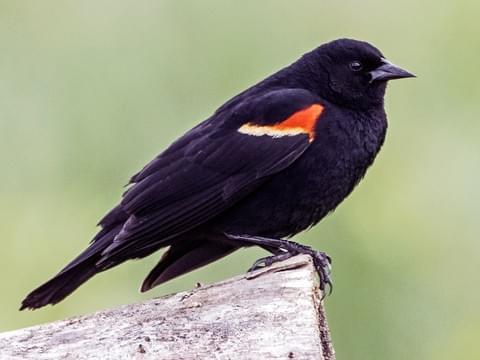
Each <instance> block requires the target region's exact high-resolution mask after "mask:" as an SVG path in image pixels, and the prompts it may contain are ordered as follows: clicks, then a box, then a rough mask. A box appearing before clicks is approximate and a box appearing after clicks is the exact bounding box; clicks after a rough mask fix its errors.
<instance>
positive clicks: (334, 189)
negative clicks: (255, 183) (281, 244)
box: [214, 156, 368, 237]
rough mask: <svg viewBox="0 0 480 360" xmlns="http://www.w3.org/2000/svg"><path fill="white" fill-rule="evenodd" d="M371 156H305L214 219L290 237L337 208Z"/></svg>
mask: <svg viewBox="0 0 480 360" xmlns="http://www.w3.org/2000/svg"><path fill="white" fill-rule="evenodd" d="M367 167H368V165H367V162H366V161H358V160H356V161H354V163H352V160H348V161H347V160H345V159H343V160H341V159H340V160H338V159H335V160H330V159H328V158H325V157H320V158H319V157H315V156H305V157H304V158H301V159H299V161H297V162H296V163H295V164H293V165H292V166H291V167H289V168H288V169H286V170H284V171H282V172H280V173H278V174H276V175H274V176H273V177H272V178H271V179H269V180H268V181H267V182H266V183H264V184H263V185H262V186H261V187H260V188H258V189H257V190H256V191H254V192H253V193H251V194H250V195H249V196H247V197H246V198H244V199H243V200H241V201H240V202H239V203H237V204H236V205H234V206H233V207H232V208H231V209H230V210H229V211H227V212H226V213H224V214H223V215H222V216H220V217H219V218H217V219H215V220H214V224H215V228H217V229H218V228H220V230H221V231H225V232H231V233H249V234H255V235H259V236H269V237H287V236H291V235H294V234H297V233H299V232H301V231H302V230H305V229H307V228H308V227H310V226H312V225H314V224H316V223H317V222H319V221H320V220H321V219H322V218H323V217H324V216H325V215H327V214H328V213H329V212H330V211H332V210H334V209H335V208H336V207H337V206H338V205H339V204H340V203H341V202H342V200H343V199H345V197H347V196H348V194H349V193H350V192H351V191H352V190H353V188H354V186H355V185H356V184H357V183H358V181H359V180H360V179H361V177H362V176H363V174H364V172H365V170H366V168H367Z"/></svg>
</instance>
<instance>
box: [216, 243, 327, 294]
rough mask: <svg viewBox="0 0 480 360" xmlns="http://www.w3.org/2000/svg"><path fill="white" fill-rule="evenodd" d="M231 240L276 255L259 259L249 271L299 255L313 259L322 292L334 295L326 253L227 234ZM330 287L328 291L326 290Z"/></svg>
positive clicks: (304, 246) (295, 244)
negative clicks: (252, 245) (254, 246)
mask: <svg viewBox="0 0 480 360" xmlns="http://www.w3.org/2000/svg"><path fill="white" fill-rule="evenodd" d="M225 235H226V236H227V237H228V238H229V239H231V240H234V241H236V242H237V241H239V242H243V243H245V244H250V245H251V244H254V245H258V246H261V247H263V248H265V249H267V250H268V251H271V252H273V253H274V255H273V256H268V257H265V258H262V259H259V260H257V261H256V262H255V264H253V266H252V267H251V268H250V270H249V271H253V270H258V269H260V268H264V267H267V266H270V265H272V264H273V263H275V262H278V261H283V260H286V259H288V258H290V257H292V256H295V255H299V254H306V255H309V256H310V257H311V258H312V259H313V265H314V266H315V269H316V270H317V273H318V275H319V277H320V290H322V293H323V294H324V295H325V294H326V293H328V294H329V295H330V294H331V293H332V290H333V284H332V278H331V269H332V267H331V264H332V259H331V258H330V256H328V255H327V254H326V253H324V252H322V251H317V250H314V249H312V248H311V247H310V246H306V245H301V244H298V243H296V242H293V241H289V240H284V239H271V238H265V237H261V236H251V235H233V234H225ZM327 287H328V291H325V289H326V288H327Z"/></svg>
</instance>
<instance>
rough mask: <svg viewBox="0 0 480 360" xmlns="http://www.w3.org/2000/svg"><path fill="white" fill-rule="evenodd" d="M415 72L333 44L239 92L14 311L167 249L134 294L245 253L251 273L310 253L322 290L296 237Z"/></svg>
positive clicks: (368, 147) (370, 157) (326, 260)
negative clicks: (255, 256)
mask: <svg viewBox="0 0 480 360" xmlns="http://www.w3.org/2000/svg"><path fill="white" fill-rule="evenodd" d="M409 77H415V75H413V74H412V73H410V72H408V71H406V70H404V69H402V68H400V67H399V66H396V65H394V64H393V63H391V62H390V61H388V60H387V58H386V57H385V56H384V55H383V54H382V53H381V52H380V50H378V49H377V48H376V47H374V46H373V45H371V44H369V43H367V42H364V41H359V40H353V39H346V38H343V39H338V40H333V41H330V42H327V43H324V44H322V45H320V46H318V47H316V48H315V49H313V50H312V51H310V52H307V53H306V54H304V55H302V56H301V57H300V58H299V59H298V60H296V61H295V62H293V63H292V64H290V65H288V66H286V67H284V68H283V69H281V70H279V71H278V72H276V73H274V74H273V75H271V76H269V77H267V78H266V79H264V80H262V81H260V82H258V83H257V84H255V85H253V86H252V87H250V88H248V89H247V90H245V91H243V92H241V93H240V94H238V95H236V96H234V97H233V98H231V99H230V100H228V101H227V102H226V103H225V104H223V105H222V106H220V107H219V108H218V109H217V110H216V111H215V112H214V113H213V115H211V116H210V117H208V118H207V119H206V120H204V121H203V122H200V123H199V124H198V125H196V126H195V127H193V128H192V129H191V130H189V131H188V132H186V133H185V134H184V135H183V136H181V137H179V138H178V139H177V140H176V141H174V142H173V143H172V144H171V145H170V146H168V147H167V148H166V149H165V150H164V151H163V152H161V153H160V154H159V155H158V156H156V157H155V158H154V159H153V160H152V161H151V162H149V163H148V164H147V165H146V166H145V167H144V168H143V169H142V170H141V171H139V172H138V173H137V174H136V175H134V176H133V177H132V178H131V180H130V182H129V185H128V186H127V188H126V190H125V192H124V193H123V196H122V198H121V200H120V201H119V203H118V204H117V205H116V206H115V207H113V209H112V210H110V211H109V212H108V213H107V214H106V215H105V216H104V217H103V218H102V219H101V220H100V222H99V224H98V225H99V227H100V229H99V232H98V233H97V235H96V236H95V237H94V238H93V240H91V242H90V244H89V245H88V247H87V248H86V249H85V250H84V251H83V252H82V253H81V254H80V255H78V257H76V258H75V259H74V260H73V261H71V262H70V263H69V264H68V265H67V266H65V267H64V268H63V269H62V270H61V271H60V272H59V273H58V274H57V275H55V276H54V277H53V278H52V279H50V280H49V281H47V282H46V283H44V284H43V285H41V286H39V287H38V288H36V289H35V290H33V291H32V292H31V293H30V294H28V295H27V296H26V298H25V299H24V300H23V301H22V303H21V308H20V310H23V309H37V308H41V307H43V306H45V305H48V304H52V305H53V304H57V303H58V302H60V301H61V300H63V299H64V298H66V297H67V296H68V295H70V294H71V293H72V292H73V291H74V290H76V289H77V288H78V287H79V286H80V285H82V284H83V283H84V282H86V281H87V280H89V279H90V278H91V277H93V276H94V275H96V274H98V273H100V272H103V271H106V270H108V269H111V268H113V267H115V266H117V265H119V264H121V263H123V262H125V261H127V260H132V259H141V258H144V257H146V256H148V255H151V254H152V253H154V252H156V251H158V250H160V249H166V251H165V252H164V253H163V255H162V256H161V257H160V260H159V262H158V264H157V265H156V266H155V267H154V268H153V269H152V270H151V272H150V273H149V274H148V275H147V277H146V278H145V280H144V281H143V284H142V286H141V291H142V292H144V291H147V290H150V289H152V288H154V287H155V286H157V285H160V284H162V283H165V282H166V281H169V280H171V279H173V278H175V277H178V276H180V275H182V274H185V273H187V272H190V271H192V270H194V269H197V268H199V267H202V266H205V265H207V264H209V263H211V262H214V261H216V260H218V259H220V258H223V257H224V256H227V255H229V254H231V253H233V252H234V251H236V250H238V249H240V248H244V247H250V246H258V247H260V248H263V249H264V250H266V251H267V252H269V253H270V254H271V255H269V256H267V257H264V258H262V259H259V260H258V261H256V262H255V263H254V265H253V266H252V267H251V268H250V269H249V271H253V270H256V269H259V268H262V267H265V266H269V265H271V264H273V263H275V262H277V261H281V260H285V259H287V258H289V257H291V256H294V255H298V254H308V255H310V256H311V257H312V259H313V263H314V265H315V268H316V270H317V271H318V274H319V278H320V288H321V289H322V290H325V289H326V288H327V287H330V288H331V285H332V281H331V276H330V275H331V274H330V273H331V270H330V269H331V267H330V264H331V259H330V257H329V256H328V255H327V254H326V253H324V252H321V251H317V250H315V249H313V248H311V247H309V246H306V245H302V244H300V243H296V242H294V241H292V240H291V238H292V237H293V236H294V235H296V234H298V233H300V232H302V231H304V230H307V229H309V228H311V227H312V226H314V225H315V224H317V223H318V222H319V221H320V220H321V219H323V218H324V217H325V216H326V215H327V214H329V213H331V212H333V211H334V210H335V209H336V208H337V206H338V205H339V204H340V203H341V202H342V201H343V200H344V199H345V198H346V197H347V196H348V195H349V194H350V193H351V192H352V190H353V189H354V188H355V186H356V185H357V184H358V183H359V181H360V180H361V179H362V178H363V177H364V175H365V173H366V171H367V169H368V168H369V167H370V165H372V163H373V161H374V159H375V157H376V155H377V154H378V152H379V151H380V149H381V147H382V145H383V143H384V140H385V135H386V130H387V116H386V113H385V109H384V96H385V91H386V87H387V82H388V81H389V80H393V79H401V78H409Z"/></svg>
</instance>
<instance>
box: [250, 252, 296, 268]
mask: <svg viewBox="0 0 480 360" xmlns="http://www.w3.org/2000/svg"><path fill="white" fill-rule="evenodd" d="M295 255H296V254H292V253H289V252H284V253H281V254H277V255H272V256H267V257H264V258H261V259H258V260H257V261H255V263H254V264H253V265H252V266H251V267H250V269H248V271H247V272H252V271H256V270H260V269H263V268H266V267H269V266H271V265H273V264H274V263H276V262H280V261H284V260H287V259H290V258H291V257H292V256H295Z"/></svg>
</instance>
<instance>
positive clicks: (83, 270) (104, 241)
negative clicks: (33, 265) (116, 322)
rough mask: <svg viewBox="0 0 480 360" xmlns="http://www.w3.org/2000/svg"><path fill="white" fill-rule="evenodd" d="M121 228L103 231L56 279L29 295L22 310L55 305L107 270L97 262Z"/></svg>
mask: <svg viewBox="0 0 480 360" xmlns="http://www.w3.org/2000/svg"><path fill="white" fill-rule="evenodd" d="M120 228H121V225H118V226H116V227H114V228H112V229H110V230H109V231H105V230H102V231H101V232H100V234H101V236H97V237H96V238H95V242H92V243H91V244H90V246H89V247H88V248H87V249H85V251H83V252H82V253H81V254H80V255H79V256H77V257H76V258H75V259H74V260H73V261H72V262H70V263H69V264H68V265H67V266H66V267H65V268H63V270H61V271H60V272H59V273H58V274H57V275H55V277H53V278H52V279H50V280H49V281H47V282H46V283H44V284H43V285H41V286H39V287H38V288H36V289H35V290H33V291H32V292H31V293H30V294H28V295H27V297H26V298H25V299H24V300H23V301H22V305H21V307H20V310H24V309H32V310H33V309H38V308H41V307H43V306H45V305H48V304H51V305H54V304H56V303H58V302H60V301H62V300H63V299H65V298H66V297H67V296H68V295H70V294H71V293H72V292H74V291H75V290H76V289H77V288H78V287H79V286H80V285H82V284H83V283H84V282H85V281H87V280H88V279H90V278H91V277H92V276H94V275H95V274H97V273H99V272H101V271H104V270H106V268H99V267H97V266H96V262H97V261H98V260H100V258H101V253H102V251H103V250H104V249H105V248H106V247H107V246H109V245H110V244H111V242H112V241H113V238H114V237H115V235H116V234H117V233H118V231H120ZM114 265H118V264H114ZM114 265H113V264H112V266H114ZM112 266H110V267H112Z"/></svg>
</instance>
